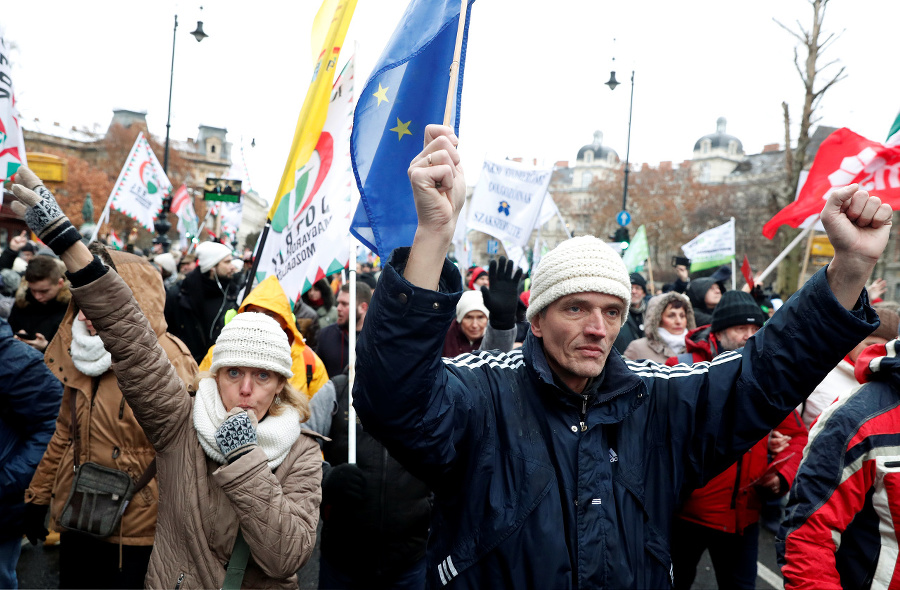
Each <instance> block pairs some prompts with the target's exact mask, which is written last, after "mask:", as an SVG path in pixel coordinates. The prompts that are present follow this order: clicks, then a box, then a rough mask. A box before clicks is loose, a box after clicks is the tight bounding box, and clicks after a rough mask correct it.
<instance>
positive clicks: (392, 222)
mask: <svg viewBox="0 0 900 590" xmlns="http://www.w3.org/2000/svg"><path fill="white" fill-rule="evenodd" d="M474 1H475V0H468V3H469V6H471V5H472V3H473V2H474ZM461 5H462V2H461V0H412V1H411V2H410V3H409V6H408V7H407V9H406V12H405V13H404V15H403V17H402V18H401V19H400V23H399V24H398V25H397V28H396V29H395V30H394V35H393V36H392V37H391V40H390V41H389V42H388V44H387V47H385V49H384V52H383V53H382V54H381V58H379V60H378V63H377V64H376V66H375V68H374V73H373V74H372V76H371V77H370V78H369V81H368V82H367V83H366V85H365V87H364V88H363V90H362V92H360V94H359V102H358V103H357V105H356V111H355V112H354V114H353V133H352V135H351V136H350V155H351V159H352V162H353V173H354V174H355V176H356V184H357V186H358V187H359V193H360V201H359V206H358V207H357V209H356V215H355V216H354V218H353V222H352V224H351V226H350V232H351V233H352V234H353V235H354V236H356V237H357V238H359V240H360V241H361V242H363V243H364V244H365V245H366V246H367V247H368V248H369V249H371V250H373V251H374V252H376V253H377V254H378V255H379V256H381V257H383V258H387V255H388V254H390V252H391V250H393V249H394V248H397V247H400V246H410V245H412V241H413V236H414V235H415V232H416V225H417V221H416V207H415V203H414V202H413V196H412V188H410V185H409V177H408V176H407V174H406V171H407V169H408V168H409V163H410V161H411V160H412V159H413V157H415V156H416V154H418V153H419V152H420V151H422V142H423V139H424V132H425V126H426V125H429V124H431V123H441V122H442V121H443V119H444V108H445V105H446V101H447V90H448V88H449V85H450V77H449V75H448V73H449V72H450V65H451V62H452V61H453V51H454V49H455V46H456V34H457V29H458V26H459V13H460V8H461ZM471 14H472V13H471V10H467V11H466V23H465V31H464V33H463V45H462V52H461V54H460V61H459V74H458V75H459V78H458V82H457V87H456V98H455V105H456V106H455V116H454V123H453V129H454V131H455V132H456V134H457V135H459V101H460V97H461V95H462V82H463V70H464V66H465V63H466V41H467V38H468V34H469V15H471Z"/></svg>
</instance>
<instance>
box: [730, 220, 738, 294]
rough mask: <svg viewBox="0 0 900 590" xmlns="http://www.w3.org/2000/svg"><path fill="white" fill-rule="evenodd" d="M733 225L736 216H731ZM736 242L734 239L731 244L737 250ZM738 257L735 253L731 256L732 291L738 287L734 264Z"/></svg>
mask: <svg viewBox="0 0 900 590" xmlns="http://www.w3.org/2000/svg"><path fill="white" fill-rule="evenodd" d="M731 225H732V227H734V217H732V218H731ZM733 237H734V236H732V238H733ZM734 242H735V240H734V239H732V242H731V245H732V247H733V248H734V249H735V250H737V244H735V243H734ZM736 257H737V254H735V255H734V256H733V257H732V258H731V290H732V291H734V290H735V289H737V277H736V276H735V274H736V273H737V268H736V267H735V266H734V259H735V258H736Z"/></svg>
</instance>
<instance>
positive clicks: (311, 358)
mask: <svg viewBox="0 0 900 590" xmlns="http://www.w3.org/2000/svg"><path fill="white" fill-rule="evenodd" d="M303 362H304V363H306V395H307V396H309V395H311V394H310V393H309V386H310V385H312V380H313V367H314V366H315V364H316V357H315V355H314V354H313V351H311V350H310V349H309V346H304V347H303Z"/></svg>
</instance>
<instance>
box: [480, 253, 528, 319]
mask: <svg viewBox="0 0 900 590" xmlns="http://www.w3.org/2000/svg"><path fill="white" fill-rule="evenodd" d="M513 270H515V271H516V272H515V274H513ZM521 278H522V269H521V268H516V266H515V265H514V264H513V261H512V260H507V259H506V257H505V256H501V257H500V264H497V261H496V260H491V265H490V266H489V267H488V279H489V280H490V285H491V286H490V288H488V287H482V288H481V295H482V296H483V297H484V306H485V307H486V308H488V311H489V312H491V315H490V318H491V327H492V328H494V329H495V330H510V329H512V328H515V327H516V307H517V306H518V305H519V279H521Z"/></svg>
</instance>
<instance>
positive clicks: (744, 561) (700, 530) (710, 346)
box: [666, 291, 807, 589]
mask: <svg viewBox="0 0 900 590" xmlns="http://www.w3.org/2000/svg"><path fill="white" fill-rule="evenodd" d="M765 320H766V318H765V315H764V314H763V312H762V310H761V309H760V308H759V306H758V305H757V304H756V302H755V301H754V300H753V298H752V297H751V296H750V295H748V294H747V293H744V292H741V291H728V292H727V293H725V295H723V296H722V299H721V301H720V302H719V304H718V305H717V306H716V309H715V311H714V312H713V317H712V324H709V325H707V326H701V327H699V328H697V329H695V330H692V331H691V332H689V333H688V335H687V336H686V337H685V342H686V344H687V351H688V352H687V353H686V354H690V355H691V357H690V359H689V360H688V359H685V358H683V357H684V355H679V356H677V357H670V358H669V359H668V360H667V361H666V364H667V365H675V364H677V362H678V361H679V360H681V361H682V362H684V361H685V360H688V362H701V361H711V360H713V359H714V358H715V357H716V356H718V355H719V354H721V353H723V352H726V351H728V350H737V349H738V348H742V347H743V346H744V344H745V343H746V342H747V339H749V338H750V336H752V335H753V334H755V333H756V331H757V330H759V328H760V327H761V326H762V325H763V323H764V322H765ZM806 439H807V431H806V426H805V425H804V424H803V421H802V420H801V418H800V415H799V414H798V413H797V411H796V410H795V411H794V412H793V413H792V414H791V415H789V416H788V417H787V418H786V419H785V420H784V421H783V422H782V423H781V424H780V425H779V426H778V429H777V430H774V431H772V433H771V434H770V436H769V437H768V438H765V439H763V440H761V441H759V443H757V444H756V445H755V446H754V447H753V448H751V449H750V450H749V451H747V452H746V453H744V455H743V456H741V458H740V459H739V460H738V461H737V462H736V463H735V464H734V465H732V466H731V467H729V468H728V469H726V470H725V471H724V472H723V473H720V474H719V475H718V476H716V477H715V478H713V479H712V480H710V481H709V483H707V484H706V485H705V486H703V487H702V488H700V489H697V490H694V491H693V492H692V493H691V495H690V496H689V497H688V498H687V500H686V501H685V503H684V505H683V506H682V508H681V511H680V512H679V513H678V514H677V516H676V518H675V522H674V524H673V526H672V567H673V572H674V576H675V588H676V589H679V588H690V587H691V584H693V582H694V577H695V576H696V573H697V563H698V562H699V561H700V557H701V556H702V555H703V552H704V551H705V550H707V549H708V550H709V554H710V559H711V560H712V563H713V568H714V569H715V573H716V581H717V583H718V585H719V587H720V588H755V587H756V559H757V554H758V545H759V525H758V524H757V521H758V520H759V511H760V508H761V507H762V500H763V499H765V498H766V497H773V496H774V497H778V496H782V495H784V494H786V493H787V491H788V489H789V488H790V485H791V483H792V482H793V480H794V476H795V475H796V474H797V467H798V466H799V464H800V459H801V457H802V455H803V447H804V446H806ZM770 455H771V456H772V461H769V456H770Z"/></svg>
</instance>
